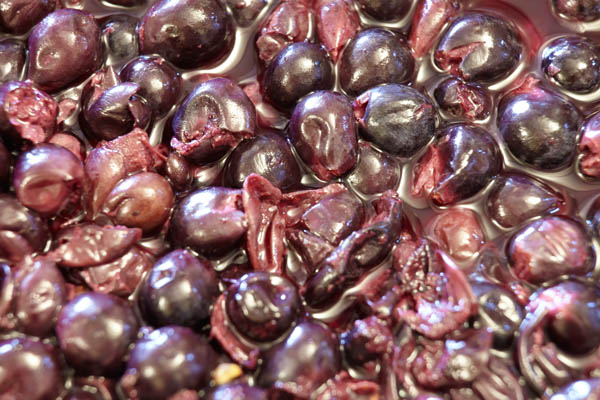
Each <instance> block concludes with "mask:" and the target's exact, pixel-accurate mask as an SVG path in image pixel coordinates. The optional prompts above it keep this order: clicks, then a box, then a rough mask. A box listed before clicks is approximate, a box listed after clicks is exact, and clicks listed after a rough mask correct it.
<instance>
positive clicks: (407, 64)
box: [338, 28, 415, 96]
mask: <svg viewBox="0 0 600 400" xmlns="http://www.w3.org/2000/svg"><path fill="white" fill-rule="evenodd" d="M414 68H415V60H414V59H413V57H412V55H411V54H410V50H409V49H408V46H407V45H406V43H405V41H404V40H403V39H401V38H400V36H399V35H397V34H395V33H392V32H391V31H388V30H385V29H381V28H370V29H366V30H363V31H360V32H358V33H357V34H356V35H355V36H354V38H352V39H351V40H350V42H348V44H347V45H346V48H345V49H344V52H343V54H342V57H341V59H340V61H339V72H338V73H339V79H340V85H341V87H342V89H343V90H344V91H345V92H346V93H347V94H348V95H349V96H358V95H359V94H361V93H363V92H364V91H366V90H368V89H370V88H372V87H375V86H377V85H379V84H382V83H404V82H406V81H408V80H409V79H410V78H411V77H412V75H413V72H414Z"/></svg>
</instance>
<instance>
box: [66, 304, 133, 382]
mask: <svg viewBox="0 0 600 400" xmlns="http://www.w3.org/2000/svg"><path fill="white" fill-rule="evenodd" d="M138 328H139V323H138V321H137V319H136V316H135V314H134V313H133V309H132V308H131V306H130V305H129V304H128V303H127V302H126V301H125V300H123V299H120V298H118V297H115V296H110V295H106V294H101V293H93V292H91V293H85V294H81V295H79V296H77V297H76V298H74V299H73V300H71V301H70V302H69V303H68V304H66V305H65V306H64V307H63V309H62V310H61V312H60V314H59V316H58V321H57V323H56V336H57V338H58V342H59V345H60V348H61V350H62V352H63V354H64V355H65V357H66V359H67V361H68V363H69V364H70V365H72V366H73V367H75V368H76V369H77V370H78V371H81V372H85V373H88V374H96V375H103V374H111V373H119V372H120V370H121V369H122V367H123V364H124V361H123V358H124V356H125V355H126V354H127V351H128V350H129V345H130V344H131V343H133V341H134V340H135V338H136V335H137V332H138Z"/></svg>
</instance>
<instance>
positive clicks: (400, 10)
mask: <svg viewBox="0 0 600 400" xmlns="http://www.w3.org/2000/svg"><path fill="white" fill-rule="evenodd" d="M411 2H412V1H411V0H358V4H359V6H360V9H361V10H362V11H363V12H364V13H365V14H367V15H368V16H369V17H371V18H375V19H376V20H378V21H395V20H399V19H402V18H403V17H404V16H405V15H406V14H407V13H408V10H410V4H411Z"/></svg>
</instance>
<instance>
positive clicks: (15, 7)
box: [0, 0, 57, 35]
mask: <svg viewBox="0 0 600 400" xmlns="http://www.w3.org/2000/svg"><path fill="white" fill-rule="evenodd" d="M56 3H57V2H56V0H3V1H2V7H0V32H1V31H6V32H10V33H13V34H16V35H21V34H23V33H26V32H27V31H29V30H30V29H31V28H32V27H33V26H34V25H35V24H37V23H38V22H40V21H41V20H42V18H44V17H45V16H46V15H48V14H49V13H51V12H52V11H54V9H55V7H56Z"/></svg>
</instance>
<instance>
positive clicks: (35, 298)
mask: <svg viewBox="0 0 600 400" xmlns="http://www.w3.org/2000/svg"><path fill="white" fill-rule="evenodd" d="M26 264H27V265H25V266H20V267H19V269H20V270H19V271H18V272H17V273H16V276H17V281H18V285H17V286H16V292H15V295H14V298H13V313H14V315H15V317H16V320H17V326H18V329H19V330H20V331H21V332H24V333H26V334H28V335H34V336H40V337H44V336H46V335H49V334H51V333H52V331H53V329H54V324H55V322H56V318H57V316H58V313H59V311H60V310H61V307H62V306H63V304H65V303H66V300H67V290H66V288H65V280H64V278H63V276H62V274H61V273H60V271H59V270H58V268H56V265H55V264H54V263H53V262H51V261H49V260H44V259H39V260H36V261H34V262H31V264H29V261H26Z"/></svg>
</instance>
